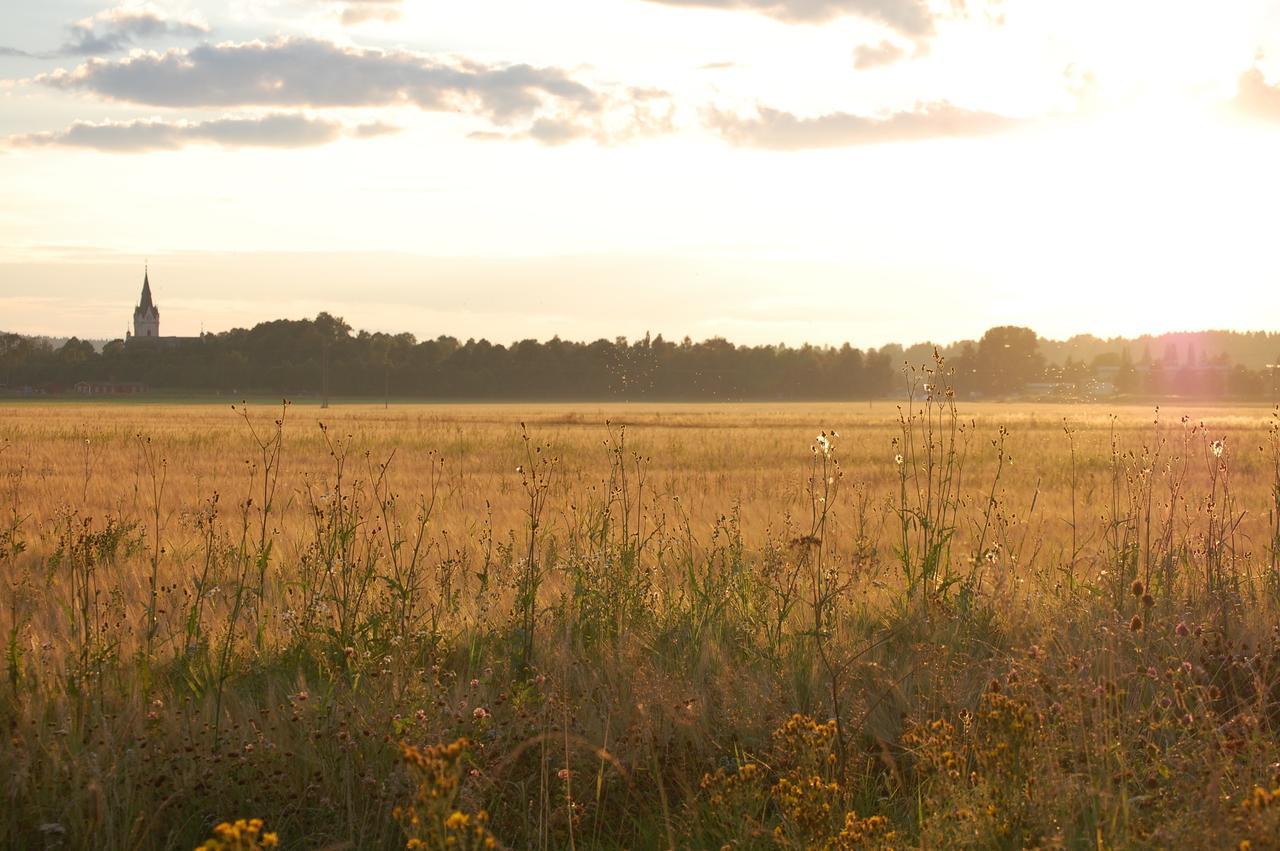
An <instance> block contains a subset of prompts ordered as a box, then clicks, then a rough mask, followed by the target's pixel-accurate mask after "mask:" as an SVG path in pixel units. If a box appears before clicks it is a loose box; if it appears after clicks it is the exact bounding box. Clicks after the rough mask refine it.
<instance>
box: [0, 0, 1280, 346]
mask: <svg viewBox="0 0 1280 851" xmlns="http://www.w3.org/2000/svg"><path fill="white" fill-rule="evenodd" d="M1273 57H1274V58H1273ZM1276 151H1280V0H1271V2H1259V0H1233V2H1230V3H1224V2H1216V3H1205V2H1175V3H1170V2H1167V0H1165V2H1139V0H1134V2H1127V0H1108V1H1107V2H1095V0H1069V1H1064V2H1059V0H940V2H930V0H541V2H536V3H535V2H530V0H452V2H447V0H175V1H174V2H158V0H157V2H148V3H133V2H126V3H124V4H123V5H119V6H104V5H99V4H95V3H86V2H81V0H41V2H39V3H34V2H33V3H6V4H4V5H3V6H0V188H2V189H3V202H2V203H0V330H10V331H21V332H26V333H49V334H57V335H71V334H76V335H80V336H85V337H107V336H120V335H122V333H123V331H124V329H125V327H126V323H127V321H128V319H129V317H130V316H131V314H132V303H133V301H134V300H136V297H137V292H138V287H139V285H140V282H141V273H142V265H143V263H144V262H147V261H149V262H150V268H151V273H152V274H151V279H152V284H153V288H154V290H155V297H156V300H157V302H158V303H159V305H160V308H161V311H162V332H163V333H171V334H194V333H197V332H198V331H199V330H200V329H201V328H202V327H203V328H204V329H206V330H210V331H215V330H223V329H225V328H228V327H232V326H235V325H248V324H252V323H254V322H257V321H261V320H265V319H271V318H278V317H282V316H289V317H299V316H307V315H314V314H315V313H316V312H318V311H319V310H329V311H331V312H334V313H337V314H339V315H342V316H344V317H345V318H346V319H347V320H348V321H349V322H350V323H351V324H353V325H355V326H356V327H358V328H366V329H370V330H387V331H410V332H412V333H414V334H416V335H418V336H419V337H432V336H436V335H439V334H453V335H456V336H460V337H464V338H465V337H470V336H475V337H481V336H484V337H488V338H490V339H493V340H497V341H503V342H505V341H509V340H513V339H519V338H524V337H539V338H545V337H550V336H552V335H557V334H558V335H560V336H562V337H568V338H574V339H583V338H595V337H601V336H604V337H613V336H617V335H626V336H631V337H635V336H638V335H642V334H643V333H644V332H645V331H653V332H655V333H657V332H662V333H664V334H665V335H666V336H668V337H682V336H684V335H686V334H688V335H691V336H694V337H697V338H701V337H707V336H714V335H723V336H727V337H729V338H730V339H733V340H735V341H740V342H753V343H756V342H790V343H798V342H803V341H810V342H817V343H840V342H844V341H846V340H847V341H849V342H852V343H854V344H855V345H860V346H875V345H881V344H883V343H886V342H890V341H900V342H906V343H910V342H915V341H920V340H926V339H932V340H937V341H944V342H945V341H951V340H955V339H961V338H966V337H975V336H978V335H980V334H981V332H982V331H983V330H984V329H985V328H987V327H989V326H991V325H996V324H1009V323H1014V324H1024V325H1029V326H1031V327H1034V328H1035V329H1036V330H1038V331H1039V332H1040V333H1042V334H1044V335H1046V336H1053V337H1063V336H1068V335H1071V334H1074V333H1080V332H1091V333H1096V334H1100V335H1111V334H1134V333H1140V332H1146V331H1152V332H1159V331H1165V330H1197V329H1202V328H1238V329H1266V330H1275V322H1276V319H1275V317H1277V316H1280V275H1278V274H1277V272H1276V268H1277V263H1276V261H1275V249H1274V244H1275V241H1276V238H1275V236H1274V231H1275V222H1276V218H1275V212H1274V211H1275V207H1276V203H1277V202H1276V200H1275V199H1277V198H1280V168H1277V166H1276V160H1277V157H1276Z"/></svg>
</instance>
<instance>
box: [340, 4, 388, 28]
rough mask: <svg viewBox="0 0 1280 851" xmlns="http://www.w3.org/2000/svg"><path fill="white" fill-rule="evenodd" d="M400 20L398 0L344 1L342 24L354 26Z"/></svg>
mask: <svg viewBox="0 0 1280 851" xmlns="http://www.w3.org/2000/svg"><path fill="white" fill-rule="evenodd" d="M399 18H400V0H346V2H344V3H343V4H342V23H343V24H345V25H346V26H349V27H351V26H355V25H356V24H362V23H364V22H365V21H395V20H398V19H399Z"/></svg>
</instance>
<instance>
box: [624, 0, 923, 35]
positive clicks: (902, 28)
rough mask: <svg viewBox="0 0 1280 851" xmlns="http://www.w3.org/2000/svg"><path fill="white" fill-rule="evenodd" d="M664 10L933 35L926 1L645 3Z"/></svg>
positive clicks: (685, 0)
mask: <svg viewBox="0 0 1280 851" xmlns="http://www.w3.org/2000/svg"><path fill="white" fill-rule="evenodd" d="M648 2H650V3H662V4H664V5H667V6H684V7H693V8H701V9H728V10H735V11H746V12H756V13H758V14H761V15H768V16H769V17H771V18H776V19H777V20H780V21H785V22H787V23H796V24H821V23H824V22H826V21H830V20H833V19H835V18H839V17H844V16H847V15H852V16H856V17H859V18H866V19H868V20H871V21H875V22H877V23H881V24H884V25H885V26H887V27H889V28H890V29H893V30H895V31H897V32H899V33H902V34H903V35H905V36H910V37H911V38H923V37H926V36H930V35H932V34H933V30H934V17H933V13H932V12H931V11H930V10H929V4H928V2H927V0H648Z"/></svg>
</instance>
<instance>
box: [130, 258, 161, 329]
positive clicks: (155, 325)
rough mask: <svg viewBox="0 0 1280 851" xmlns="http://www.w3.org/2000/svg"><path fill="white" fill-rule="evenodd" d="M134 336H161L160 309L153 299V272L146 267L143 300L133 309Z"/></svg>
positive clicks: (143, 281) (143, 272) (143, 271)
mask: <svg viewBox="0 0 1280 851" xmlns="http://www.w3.org/2000/svg"><path fill="white" fill-rule="evenodd" d="M133 336H135V337H159V336H160V309H159V308H158V307H156V305H155V302H154V301H152V300H151V273H150V270H149V269H146V268H144V269H143V270H142V300H141V301H139V302H138V306H137V307H135V308H134V309H133Z"/></svg>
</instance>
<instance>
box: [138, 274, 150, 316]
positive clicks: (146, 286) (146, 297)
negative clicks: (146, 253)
mask: <svg viewBox="0 0 1280 851" xmlns="http://www.w3.org/2000/svg"><path fill="white" fill-rule="evenodd" d="M149 265H150V264H147V266H149ZM147 266H143V267H142V301H141V303H140V304H139V305H138V307H139V308H141V309H142V310H151V309H152V308H153V304H152V301H151V272H150V270H149V269H148V268H147Z"/></svg>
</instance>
